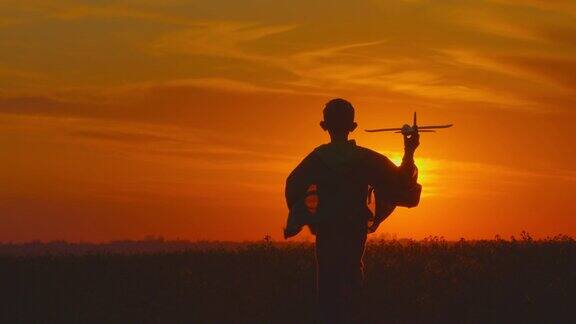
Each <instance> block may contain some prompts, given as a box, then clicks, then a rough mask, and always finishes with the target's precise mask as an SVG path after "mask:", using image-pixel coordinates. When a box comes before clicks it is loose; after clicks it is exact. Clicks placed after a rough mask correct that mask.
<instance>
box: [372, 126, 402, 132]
mask: <svg viewBox="0 0 576 324" xmlns="http://www.w3.org/2000/svg"><path fill="white" fill-rule="evenodd" d="M399 130H402V128H399V127H396V128H377V129H365V130H364V131H366V132H369V133H373V132H394V131H399Z"/></svg>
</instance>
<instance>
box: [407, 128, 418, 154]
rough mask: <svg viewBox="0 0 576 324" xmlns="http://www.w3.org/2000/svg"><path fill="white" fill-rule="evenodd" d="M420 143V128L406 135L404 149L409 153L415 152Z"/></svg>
mask: <svg viewBox="0 0 576 324" xmlns="http://www.w3.org/2000/svg"><path fill="white" fill-rule="evenodd" d="M418 145H420V134H419V133H418V128H416V131H415V132H414V133H412V134H405V135H404V150H406V151H407V152H409V153H414V151H416V149H417V148H418Z"/></svg>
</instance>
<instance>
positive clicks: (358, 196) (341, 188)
mask: <svg viewBox="0 0 576 324" xmlns="http://www.w3.org/2000/svg"><path fill="white" fill-rule="evenodd" d="M417 178H418V169H417V168H416V166H415V165H414V161H406V160H404V161H402V164H401V165H400V166H399V167H398V166H396V165H395V164H394V163H392V162H391V161H390V160H389V159H388V158H387V157H385V156H384V155H382V154H380V153H377V152H374V151H372V150H370V149H367V148H364V147H361V146H357V145H356V143H355V141H353V140H350V141H347V142H337V143H329V144H324V145H321V146H319V147H317V148H316V149H315V150H314V151H312V153H310V154H309V155H308V156H307V157H306V158H304V160H303V161H302V162H301V163H300V164H299V165H298V166H297V167H296V168H295V169H294V171H292V173H291V174H290V175H289V176H288V179H287V180H286V191H285V193H286V203H287V205H288V208H289V210H290V211H289V214H288V219H287V223H286V228H285V229H284V237H285V238H288V237H291V236H294V235H296V234H298V233H299V232H300V231H301V229H302V227H303V226H304V225H309V226H310V229H311V230H312V233H315V232H316V230H318V228H322V226H324V224H328V223H340V224H350V223H357V222H364V223H366V222H367V221H368V220H369V219H370V218H373V219H374V220H376V221H378V220H379V219H381V218H382V217H384V216H385V215H382V211H381V210H383V208H382V207H383V206H385V205H388V206H390V205H393V206H404V207H414V206H416V205H418V202H419V200H420V193H421V191H422V186H420V185H419V184H418V183H417ZM311 185H316V188H317V194H318V198H319V203H318V207H317V210H316V212H315V213H311V212H309V210H308V208H307V207H306V204H305V198H306V195H307V191H308V188H310V186H311ZM372 190H373V191H374V197H375V204H376V207H375V213H374V215H373V214H372V212H371V211H370V209H369V208H368V206H367V198H368V197H369V195H370V194H371V191H372Z"/></svg>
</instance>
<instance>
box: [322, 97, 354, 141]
mask: <svg viewBox="0 0 576 324" xmlns="http://www.w3.org/2000/svg"><path fill="white" fill-rule="evenodd" d="M323 113H324V120H323V121H321V122H320V127H322V129H323V130H325V131H328V132H329V133H330V135H331V136H334V135H336V136H342V135H348V133H350V132H352V131H353V130H354V129H356V126H358V125H357V124H356V123H355V122H354V107H352V104H351V103H350V102H348V101H347V100H344V99H340V98H338V99H332V100H330V101H328V103H326V106H325V107H324V111H323Z"/></svg>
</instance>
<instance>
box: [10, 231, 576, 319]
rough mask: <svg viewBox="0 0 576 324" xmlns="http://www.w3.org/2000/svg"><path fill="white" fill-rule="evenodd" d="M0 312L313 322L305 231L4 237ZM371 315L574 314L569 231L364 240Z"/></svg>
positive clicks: (575, 256) (575, 250)
mask: <svg viewBox="0 0 576 324" xmlns="http://www.w3.org/2000/svg"><path fill="white" fill-rule="evenodd" d="M0 255H2V256H0V278H1V279H0V284H1V285H2V286H1V291H0V294H2V296H1V297H2V301H3V302H2V304H1V305H2V306H1V307H2V311H1V313H0V316H1V317H0V322H2V323H20V322H26V323H46V322H50V323H66V322H81V323H84V322H94V323H111V322H115V323H314V322H315V318H316V311H315V294H314V269H315V264H314V250H313V245H312V244H310V243H290V244H286V243H275V242H272V241H269V240H265V241H262V242H256V243H244V244H227V243H187V242H164V241H158V240H157V241H142V242H116V243H110V244H107V245H90V244H87V245H86V244H85V245H70V244H66V243H62V242H60V243H51V244H41V243H35V244H28V245H7V244H4V245H1V246H0ZM365 263H366V280H365V283H366V287H365V291H364V306H365V316H366V322H369V323H381V322H387V323H451V322H455V323H511V322H521V323H526V322H529V323H532V322H534V323H560V322H567V321H574V320H576V319H575V318H574V309H575V307H576V242H575V241H574V240H573V239H571V238H569V237H563V236H559V237H556V238H551V239H546V240H532V239H531V238H530V237H529V236H528V235H527V234H523V236H522V238H521V239H519V240H501V239H496V240H489V241H463V240H462V241H458V242H447V241H444V240H442V239H438V238H430V239H427V240H424V241H411V240H386V241H373V242H371V243H370V244H369V245H368V247H367V251H366V257H365Z"/></svg>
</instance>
